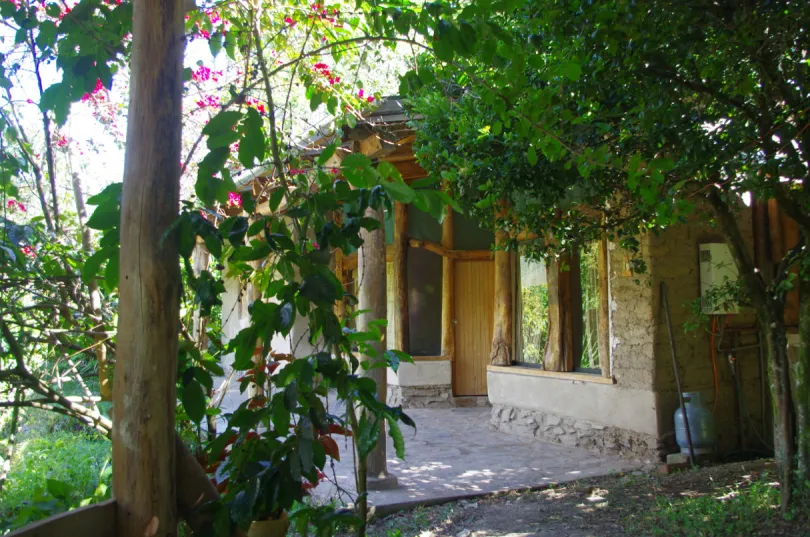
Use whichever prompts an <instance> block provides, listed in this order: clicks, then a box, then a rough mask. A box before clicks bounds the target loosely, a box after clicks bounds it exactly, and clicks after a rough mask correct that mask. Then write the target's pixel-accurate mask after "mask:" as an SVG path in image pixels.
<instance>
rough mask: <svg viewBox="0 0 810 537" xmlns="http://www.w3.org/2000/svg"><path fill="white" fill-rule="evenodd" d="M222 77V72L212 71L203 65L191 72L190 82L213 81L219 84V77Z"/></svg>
mask: <svg viewBox="0 0 810 537" xmlns="http://www.w3.org/2000/svg"><path fill="white" fill-rule="evenodd" d="M221 76H222V71H212V70H211V68H210V67H206V66H204V65H201V66H199V67H198V68H197V69H195V70H194V71H192V72H191V80H193V81H194V82H207V81H209V80H213V81H214V82H219V77H221Z"/></svg>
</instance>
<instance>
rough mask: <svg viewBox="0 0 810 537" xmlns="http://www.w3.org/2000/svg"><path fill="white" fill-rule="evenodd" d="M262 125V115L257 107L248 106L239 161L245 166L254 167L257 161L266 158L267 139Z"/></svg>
mask: <svg viewBox="0 0 810 537" xmlns="http://www.w3.org/2000/svg"><path fill="white" fill-rule="evenodd" d="M262 126H263V121H262V116H260V115H259V112H257V111H256V109H255V108H248V112H247V118H245V122H244V130H243V135H242V139H241V140H240V141H239V162H240V163H241V164H242V166H244V167H245V168H252V167H253V166H254V164H255V161H257V160H258V161H259V162H261V161H262V160H264V155H265V153H266V152H267V141H266V140H265V137H264V132H263V131H262Z"/></svg>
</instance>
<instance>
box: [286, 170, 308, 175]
mask: <svg viewBox="0 0 810 537" xmlns="http://www.w3.org/2000/svg"><path fill="white" fill-rule="evenodd" d="M287 173H288V174H290V175H291V176H295V175H304V174H305V173H307V171H306V170H305V169H303V168H290V171H288V172H287Z"/></svg>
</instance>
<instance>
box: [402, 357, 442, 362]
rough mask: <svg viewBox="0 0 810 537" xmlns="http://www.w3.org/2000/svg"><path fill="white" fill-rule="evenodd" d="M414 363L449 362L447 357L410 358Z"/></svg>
mask: <svg viewBox="0 0 810 537" xmlns="http://www.w3.org/2000/svg"><path fill="white" fill-rule="evenodd" d="M411 358H413V361H414V362H449V361H450V357H449V356H411Z"/></svg>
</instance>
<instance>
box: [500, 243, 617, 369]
mask: <svg viewBox="0 0 810 537" xmlns="http://www.w3.org/2000/svg"><path fill="white" fill-rule="evenodd" d="M599 250H600V248H599V243H598V242H593V243H590V244H587V245H586V246H584V247H583V248H582V249H581V250H580V251H579V252H578V253H577V254H575V255H570V256H568V258H567V259H564V260H563V261H562V262H559V261H558V262H553V263H552V264H551V265H550V266H549V267H547V266H546V264H545V263H544V262H543V261H536V260H533V259H530V258H528V257H526V256H524V255H521V256H519V261H518V262H517V263H516V265H517V266H516V267H515V268H516V271H515V272H516V277H515V284H516V285H515V294H514V297H515V320H516V322H515V353H514V356H515V361H516V362H517V363H521V364H527V365H536V366H540V367H543V368H544V369H549V370H554V371H581V372H583V373H597V374H598V373H601V367H602V364H603V362H604V363H609V360H606V359H603V357H601V355H600V353H605V351H606V350H607V349H606V348H604V349H600V341H601V339H600V338H604V337H607V334H601V333H600V322H599V321H600V316H601V315H603V313H602V311H603V310H604V308H603V300H607V297H602V292H601V289H602V285H601V284H602V278H606V277H607V274H603V273H600V270H602V272H604V270H605V269H600V266H599ZM549 283H551V285H549ZM550 294H552V295H553V296H550ZM602 324H603V326H606V324H607V323H604V322H603V323H602Z"/></svg>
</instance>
